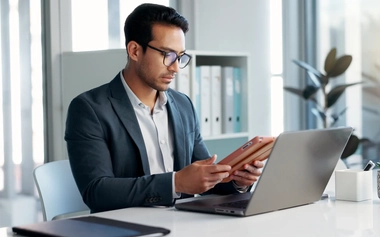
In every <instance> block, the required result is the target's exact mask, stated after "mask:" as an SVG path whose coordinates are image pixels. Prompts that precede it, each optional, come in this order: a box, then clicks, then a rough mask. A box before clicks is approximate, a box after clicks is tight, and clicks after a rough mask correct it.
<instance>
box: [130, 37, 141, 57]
mask: <svg viewBox="0 0 380 237" xmlns="http://www.w3.org/2000/svg"><path fill="white" fill-rule="evenodd" d="M127 52H128V55H129V58H130V59H131V60H133V61H138V60H139V57H140V56H141V55H140V54H141V53H142V48H141V46H140V45H139V44H138V43H137V42H136V41H130V42H129V43H128V44H127Z"/></svg>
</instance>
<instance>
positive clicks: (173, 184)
mask: <svg viewBox="0 0 380 237" xmlns="http://www.w3.org/2000/svg"><path fill="white" fill-rule="evenodd" d="M174 179H175V172H173V176H172V190H173V192H172V196H173V199H176V198H180V197H181V193H177V192H176V191H175V180H174Z"/></svg>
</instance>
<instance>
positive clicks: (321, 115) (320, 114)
mask: <svg viewBox="0 0 380 237" xmlns="http://www.w3.org/2000/svg"><path fill="white" fill-rule="evenodd" d="M311 112H312V113H313V114H314V115H315V117H317V118H320V119H321V120H322V121H324V120H325V119H326V114H325V113H324V112H323V111H321V110H319V109H316V108H312V109H311Z"/></svg>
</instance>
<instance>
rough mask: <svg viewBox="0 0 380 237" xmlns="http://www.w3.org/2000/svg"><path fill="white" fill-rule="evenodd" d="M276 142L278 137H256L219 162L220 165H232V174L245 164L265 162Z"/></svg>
mask: <svg viewBox="0 0 380 237" xmlns="http://www.w3.org/2000/svg"><path fill="white" fill-rule="evenodd" d="M275 140H276V137H270V136H256V137H254V138H252V139H251V140H249V141H248V142H246V143H245V144H244V145H242V146H241V147H239V148H238V149H236V150H235V151H234V152H232V153H231V154H229V155H228V156H226V157H225V158H224V159H222V160H221V161H219V162H218V164H223V165H230V166H231V170H230V171H229V173H230V174H232V173H233V172H234V171H235V170H239V169H241V168H242V167H243V166H244V165H245V164H250V163H252V162H253V161H255V160H259V161H263V160H265V159H267V158H268V157H269V154H270V152H271V150H272V147H273V144H274V141H275Z"/></svg>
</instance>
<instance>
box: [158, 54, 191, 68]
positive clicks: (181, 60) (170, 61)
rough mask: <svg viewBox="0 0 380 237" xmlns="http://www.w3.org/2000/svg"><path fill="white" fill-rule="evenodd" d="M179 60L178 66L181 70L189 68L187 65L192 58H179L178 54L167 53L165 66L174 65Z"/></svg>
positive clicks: (185, 55) (184, 55) (185, 56)
mask: <svg viewBox="0 0 380 237" xmlns="http://www.w3.org/2000/svg"><path fill="white" fill-rule="evenodd" d="M177 59H179V61H178V64H179V65H178V66H179V68H184V67H186V66H187V64H188V63H189V61H190V59H191V57H190V56H189V55H187V54H182V55H181V56H178V55H177V54H176V53H174V52H168V53H166V57H165V61H164V64H165V65H166V66H168V67H169V66H170V65H172V64H173V63H174V62H175V61H176V60H177Z"/></svg>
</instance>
